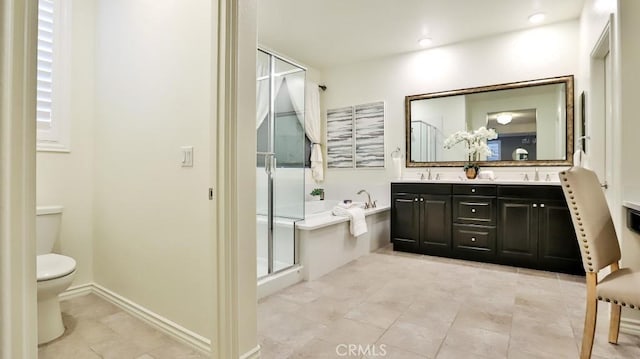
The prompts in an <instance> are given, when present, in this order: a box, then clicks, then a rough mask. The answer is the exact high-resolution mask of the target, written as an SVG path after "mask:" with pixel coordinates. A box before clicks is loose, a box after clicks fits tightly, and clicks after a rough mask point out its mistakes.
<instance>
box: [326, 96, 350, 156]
mask: <svg viewBox="0 0 640 359" xmlns="http://www.w3.org/2000/svg"><path fill="white" fill-rule="evenodd" d="M353 166H354V161H353V106H349V107H343V108H337V109H331V110H327V168H353Z"/></svg>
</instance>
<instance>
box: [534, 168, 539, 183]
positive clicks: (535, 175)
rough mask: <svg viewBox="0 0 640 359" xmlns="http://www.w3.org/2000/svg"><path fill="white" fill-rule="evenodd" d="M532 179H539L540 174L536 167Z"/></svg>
mask: <svg viewBox="0 0 640 359" xmlns="http://www.w3.org/2000/svg"><path fill="white" fill-rule="evenodd" d="M533 180H534V181H540V174H539V173H538V169H537V168H536V173H535V174H534V176H533Z"/></svg>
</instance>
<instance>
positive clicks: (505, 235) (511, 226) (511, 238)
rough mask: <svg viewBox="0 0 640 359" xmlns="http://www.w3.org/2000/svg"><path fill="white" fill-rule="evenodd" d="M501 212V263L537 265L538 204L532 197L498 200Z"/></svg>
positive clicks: (499, 228) (499, 239)
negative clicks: (531, 199) (529, 198)
mask: <svg viewBox="0 0 640 359" xmlns="http://www.w3.org/2000/svg"><path fill="white" fill-rule="evenodd" d="M534 206H535V207H534ZM498 213H499V214H498V243H497V244H498V257H499V258H500V260H501V262H503V263H505V264H512V265H517V266H533V265H535V264H536V260H537V256H538V255H537V242H538V218H537V217H538V216H537V214H538V212H537V204H536V203H535V202H533V201H530V200H516V199H498Z"/></svg>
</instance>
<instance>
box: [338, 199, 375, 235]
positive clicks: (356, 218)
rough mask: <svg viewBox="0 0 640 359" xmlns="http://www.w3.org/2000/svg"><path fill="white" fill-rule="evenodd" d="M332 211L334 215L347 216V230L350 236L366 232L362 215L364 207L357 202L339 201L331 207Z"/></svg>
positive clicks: (365, 224) (365, 222)
mask: <svg viewBox="0 0 640 359" xmlns="http://www.w3.org/2000/svg"><path fill="white" fill-rule="evenodd" d="M347 206H348V207H347ZM332 213H333V215H334V216H342V217H349V219H350V221H351V224H350V226H349V230H350V231H351V235H352V236H354V237H358V236H360V235H363V234H365V233H367V220H366V219H365V217H364V209H362V207H360V206H359V205H358V203H349V204H345V203H339V204H338V205H337V206H335V207H333V211H332Z"/></svg>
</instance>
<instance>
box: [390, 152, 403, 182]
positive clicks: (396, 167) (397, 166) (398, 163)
mask: <svg viewBox="0 0 640 359" xmlns="http://www.w3.org/2000/svg"><path fill="white" fill-rule="evenodd" d="M391 160H392V161H393V177H394V178H397V179H401V178H402V158H400V157H392V158H391Z"/></svg>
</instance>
